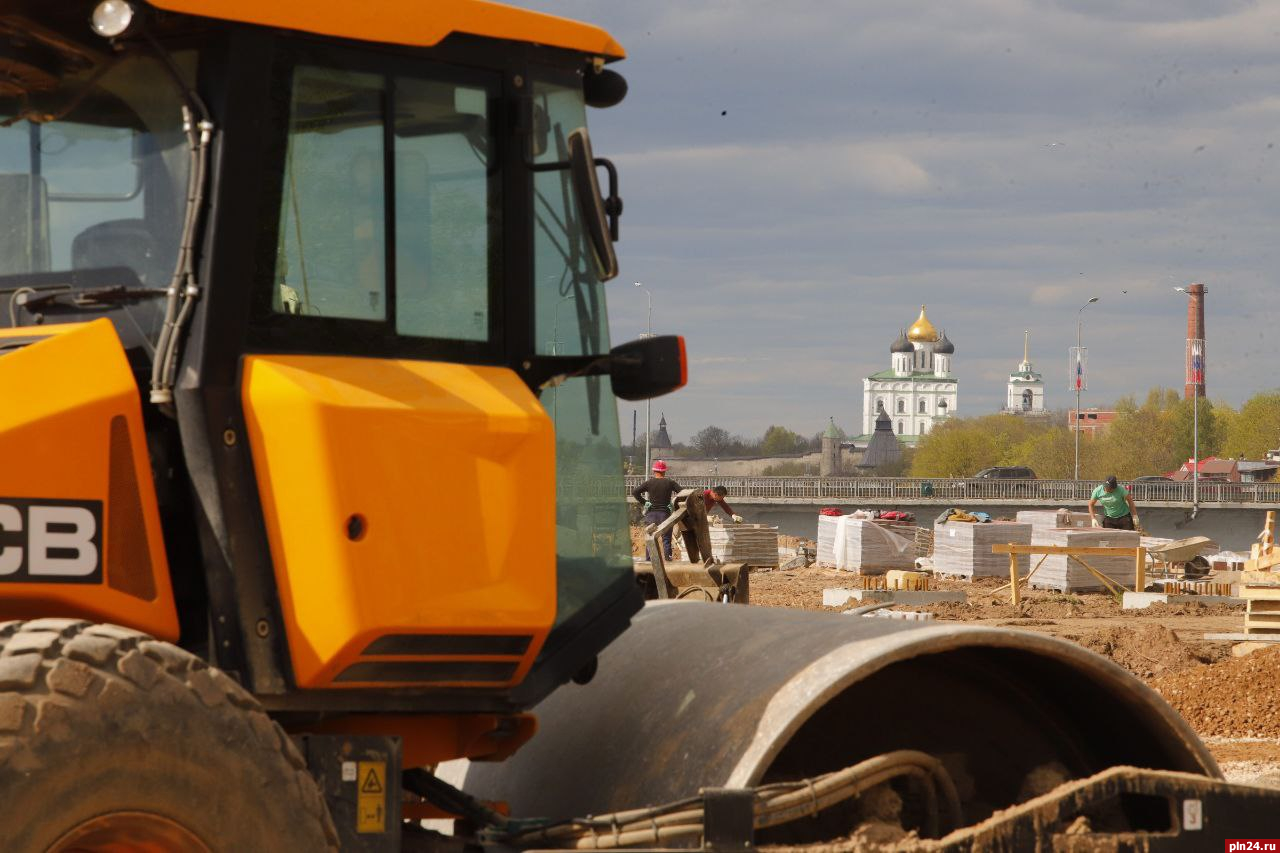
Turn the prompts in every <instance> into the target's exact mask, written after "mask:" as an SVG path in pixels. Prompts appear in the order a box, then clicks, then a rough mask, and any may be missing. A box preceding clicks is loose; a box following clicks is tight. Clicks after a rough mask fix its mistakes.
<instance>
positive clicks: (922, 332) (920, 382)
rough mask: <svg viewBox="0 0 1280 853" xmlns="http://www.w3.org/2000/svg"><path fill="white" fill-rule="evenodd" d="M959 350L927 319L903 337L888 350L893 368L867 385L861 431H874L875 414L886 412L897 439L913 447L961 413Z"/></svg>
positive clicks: (918, 320) (922, 314) (920, 319)
mask: <svg viewBox="0 0 1280 853" xmlns="http://www.w3.org/2000/svg"><path fill="white" fill-rule="evenodd" d="M955 351H956V348H955V345H954V344H952V343H951V341H949V340H948V339H947V336H946V333H945V332H943V333H939V332H938V330H937V329H935V328H934V327H933V324H932V323H930V322H929V318H928V317H926V316H925V310H924V306H923V305H921V306H920V316H919V317H917V318H916V321H915V323H913V324H912V326H911V328H910V329H908V330H907V331H905V332H901V333H899V335H898V339H897V340H896V341H894V342H893V345H892V346H891V347H889V353H890V357H891V361H892V364H891V366H890V368H889V369H888V370H882V371H880V372H879V373H876V374H873V375H871V376H868V377H867V378H866V379H863V380H862V432H863V434H864V436H869V435H870V434H871V432H872V430H874V429H875V423H876V415H877V413H878V412H879V411H880V410H881V409H883V410H884V411H885V412H886V413H887V414H888V415H889V417H890V419H891V420H892V422H893V431H894V434H895V435H897V437H898V440H899V441H902V442H904V443H905V444H914V443H915V442H916V441H917V440H918V439H919V437H920V436H922V435H925V434H926V433H928V432H929V431H930V430H931V429H933V427H934V426H935V425H936V424H937V423H938V422H939V421H941V420H943V419H945V418H948V417H951V416H952V415H954V414H955V413H956V387H957V383H956V380H955V377H953V376H952V375H951V357H952V356H953V355H954V354H955Z"/></svg>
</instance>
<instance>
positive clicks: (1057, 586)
mask: <svg viewBox="0 0 1280 853" xmlns="http://www.w3.org/2000/svg"><path fill="white" fill-rule="evenodd" d="M1046 536H1047V539H1046V541H1045V542H1043V543H1037V544H1044V545H1058V546H1062V547H1064V548H1127V549H1129V552H1130V553H1128V554H1116V555H1106V554H1101V555H1100V554H1086V555H1078V556H1072V555H1070V554H1049V555H1047V556H1045V558H1044V562H1043V563H1042V564H1041V565H1040V568H1039V569H1037V570H1036V572H1035V574H1033V575H1032V576H1031V579H1030V580H1029V581H1028V583H1029V584H1030V585H1031V586H1032V587H1033V588H1034V589H1053V590H1057V591H1058V592H1089V591H1093V590H1104V589H1106V584H1104V583H1103V582H1102V581H1101V580H1099V579H1098V578H1097V577H1096V576H1094V574H1093V572H1090V571H1089V570H1088V569H1087V568H1085V567H1084V566H1083V565H1081V563H1080V562H1079V561H1080V560H1083V561H1084V562H1086V563H1088V564H1089V566H1091V567H1092V568H1093V569H1094V570H1095V571H1097V572H1098V573H1099V574H1102V575H1105V576H1106V577H1107V578H1108V579H1109V580H1111V581H1113V582H1115V583H1116V584H1117V585H1119V586H1122V587H1126V588H1128V589H1133V585H1134V582H1135V580H1136V579H1137V564H1136V559H1135V556H1136V554H1137V549H1138V545H1139V542H1140V541H1141V538H1142V537H1141V534H1139V533H1138V532H1137V531H1136V530H1107V529H1103V528H1091V529H1084V530H1078V529H1075V528H1063V529H1059V530H1053V531H1049V532H1047V533H1046ZM1005 560H1006V563H1005V572H1006V573H1007V572H1008V562H1007V561H1008V558H1007V557H1006V558H1005Z"/></svg>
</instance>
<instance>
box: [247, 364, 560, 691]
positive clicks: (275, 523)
mask: <svg viewBox="0 0 1280 853" xmlns="http://www.w3.org/2000/svg"><path fill="white" fill-rule="evenodd" d="M241 393H242V398H243V403H244V410H245V417H246V420H247V424H248V432H249V441H250V447H251V450H252V453H253V460H254V467H255V471H256V475H257V479H258V490H259V495H260V497H261V501H262V509H263V517H264V520H265V522H266V529H267V538H268V541H269V543H270V547H271V558H272V561H273V563H274V566H275V574H276V580H277V584H278V587H279V591H280V601H281V607H282V610H283V616H284V621H285V629H286V633H287V637H288V644H289V650H290V653H291V656H292V662H293V671H294V676H295V678H296V680H297V683H298V684H299V685H300V686H302V687H320V686H333V687H368V686H381V687H388V686H396V685H399V686H411V685H417V686H421V685H422V684H424V683H431V684H449V685H479V686H485V687H490V688H493V687H501V686H510V685H512V684H515V683H518V682H519V681H520V680H522V679H523V678H524V676H525V674H526V673H527V672H528V669H529V667H530V666H531V665H532V662H533V659H534V657H536V655H537V653H538V650H539V649H540V648H541V646H542V642H543V641H544V640H545V638H546V634H547V632H548V631H549V630H550V628H551V625H552V623H553V621H554V619H555V611H556V589H555V586H556V566H555V458H554V444H553V428H552V425H551V421H550V418H548V417H547V414H546V412H545V411H544V410H543V408H542V406H541V405H540V404H539V403H538V401H537V399H536V398H535V397H534V396H533V394H532V393H531V392H530V391H529V389H528V388H527V387H526V386H525V385H524V383H523V382H521V381H520V379H519V378H518V377H517V376H516V375H515V373H514V372H512V371H511V370H508V369H506V368H497V367H479V366H469V365H460V364H443V363H437V362H416V361H393V360H379V359H361V358H347V357H337V356H248V357H246V358H245V362H244V372H243V385H242V390H241ZM357 517H358V521H354V522H353V519H356V518H357ZM353 524H354V525H355V526H354V527H353ZM353 534H354V535H353ZM389 635H390V636H392V637H395V638H403V637H406V636H408V637H410V638H412V637H413V636H414V635H426V636H431V637H436V638H447V639H449V640H450V642H452V641H454V640H457V641H458V644H459V645H462V646H466V645H475V647H476V648H479V649H483V648H484V646H483V642H482V641H483V640H485V639H492V638H495V637H496V638H499V639H501V638H510V637H515V638H520V639H523V638H525V637H527V638H529V641H528V643H527V645H522V646H521V647H519V648H517V649H516V650H515V651H514V652H512V653H509V654H505V655H504V654H502V653H501V652H498V653H497V655H498V656H499V657H502V658H503V659H504V660H505V663H494V662H493V661H494V653H493V652H488V653H486V652H484V651H478V652H459V653H458V654H450V652H449V651H448V647H447V645H446V648H445V650H444V651H423V652H422V653H421V654H420V655H417V656H414V655H413V654H412V653H409V654H408V655H407V656H406V653H404V652H397V651H394V650H393V651H391V653H390V654H389V655H388V654H384V653H381V652H378V651H376V650H373V651H370V650H369V646H370V643H372V642H373V641H374V640H377V639H379V638H383V637H388V636H389ZM397 642H399V640H397ZM477 644H478V645H477ZM410 647H412V643H410ZM422 648H424V649H427V648H431V647H430V645H429V644H428V645H424V646H422ZM411 661H419V662H420V663H421V664H422V665H423V666H424V667H428V666H429V665H431V664H441V663H444V664H445V665H448V664H449V662H451V661H452V662H454V663H459V664H465V665H467V666H471V667H476V668H481V669H483V668H484V667H490V668H495V669H499V670H501V669H505V670H506V673H505V674H504V675H502V677H500V678H490V679H484V680H480V679H468V678H465V677H458V678H448V677H440V678H421V679H418V678H412V679H411V678H407V677H406V678H404V679H400V678H391V677H380V678H378V679H377V680H352V679H351V678H350V673H348V675H347V676H344V679H343V680H336V681H335V679H337V678H338V676H340V675H341V674H342V673H343V672H344V670H347V668H348V667H351V666H353V665H355V666H356V667H357V668H358V670H355V671H359V672H362V673H363V672H367V671H369V670H371V669H373V668H375V667H386V668H387V669H388V671H397V670H396V667H406V668H407V667H411V666H412V664H411V663H408V662H411Z"/></svg>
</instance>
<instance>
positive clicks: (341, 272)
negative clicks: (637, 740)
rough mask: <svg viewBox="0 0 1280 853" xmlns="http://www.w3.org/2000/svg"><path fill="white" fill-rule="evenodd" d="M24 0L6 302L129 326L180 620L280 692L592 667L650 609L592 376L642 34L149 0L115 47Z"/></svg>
mask: <svg viewBox="0 0 1280 853" xmlns="http://www.w3.org/2000/svg"><path fill="white" fill-rule="evenodd" d="M12 5H13V7H14V8H13V10H12V11H11V12H10V13H9V14H8V15H7V16H4V25H5V27H6V28H7V29H8V30H9V31H11V32H12V31H13V30H14V29H15V28H18V27H20V26H25V27H27V31H28V32H29V33H30V34H31V36H30V39H29V44H27V45H26V46H25V47H23V46H18V47H15V46H14V45H12V44H11V45H9V46H8V47H7V48H6V50H7V51H8V52H9V54H10V55H8V56H6V57H0V65H4V66H5V67H6V68H8V69H9V71H10V74H9V77H10V79H11V80H16V81H18V82H17V83H0V101H2V102H3V107H2V109H3V113H4V118H5V119H6V121H7V124H5V126H3V127H0V201H3V202H4V203H3V204H2V205H0V208H3V210H4V211H5V213H4V214H3V217H4V219H5V220H6V221H5V222H4V226H5V227H4V228H0V232H2V233H0V238H2V239H3V240H4V241H5V246H4V249H5V251H4V252H3V259H0V291H3V292H0V300H4V301H6V302H7V304H6V305H5V306H2V307H5V308H8V311H7V312H0V313H4V314H5V316H4V318H3V320H5V321H8V324H9V325H12V326H15V327H23V329H24V331H25V330H26V328H28V327H37V326H41V325H45V326H48V325H56V324H64V323H67V324H72V323H74V324H79V323H83V322H84V321H85V320H88V319H95V318H100V317H106V318H108V319H110V320H111V321H112V322H113V324H114V327H115V330H116V333H117V335H118V336H119V338H120V341H121V343H122V345H123V347H124V348H125V350H126V351H127V352H128V353H129V357H130V364H131V365H132V369H133V372H134V376H135V379H136V382H137V386H138V396H139V400H140V404H141V408H142V411H143V419H142V420H143V422H144V423H145V425H146V431H147V439H148V440H149V441H150V443H151V446H150V447H149V456H150V461H151V463H152V466H153V467H154V468H155V469H156V470H155V474H156V478H157V484H160V481H161V480H163V479H165V478H166V477H169V478H171V479H176V481H177V482H174V483H169V484H168V487H167V488H162V489H160V490H159V491H158V494H159V497H158V499H157V500H158V501H159V503H160V507H159V510H160V512H161V513H162V514H163V513H165V512H166V511H167V510H169V509H171V506H170V505H169V504H168V503H167V501H168V500H170V497H171V499H172V501H173V503H174V505H177V506H180V507H181V511H180V512H179V513H177V514H178V515H180V516H183V518H181V519H174V520H172V521H171V520H169V519H166V523H165V525H164V528H165V529H164V534H165V544H166V547H167V550H168V556H169V558H170V561H171V562H172V563H173V566H172V574H173V576H174V579H175V582H177V583H178V586H179V588H180V594H179V596H178V598H179V601H178V603H177V609H178V611H179V613H178V616H179V617H180V619H181V622H182V641H183V643H184V644H185V645H188V647H191V648H199V649H200V650H201V651H202V652H204V653H207V655H208V656H209V657H210V658H212V659H213V660H214V661H215V662H217V663H218V664H219V665H220V666H222V667H223V668H225V669H227V670H229V671H231V672H233V673H234V674H236V676H237V677H239V678H241V680H242V681H243V682H244V683H245V684H246V685H247V686H249V687H251V688H252V689H253V690H254V691H255V692H256V693H257V694H259V695H260V696H263V697H266V698H265V699H264V701H266V702H267V703H268V705H269V707H273V708H275V709H277V710H283V711H288V710H303V711H305V710H306V709H309V708H320V707H325V708H328V707H331V705H330V704H326V703H331V702H332V701H335V700H331V699H318V698H316V696H317V695H318V693H324V694H325V695H326V696H332V695H333V693H334V691H339V692H342V691H345V695H346V696H348V698H346V699H343V700H341V703H342V704H344V706H345V707H349V708H354V709H359V708H362V707H366V706H367V707H370V708H375V707H376V708H379V709H385V707H386V705H385V702H383V701H382V699H378V700H376V701H375V700H373V699H367V700H362V699H360V698H358V695H365V696H371V695H373V694H378V695H380V696H384V697H385V695H386V694H387V693H388V692H390V693H398V694H402V698H401V699H400V700H398V701H401V702H402V703H405V704H406V707H407V706H412V707H413V708H414V709H417V710H424V709H425V710H432V709H437V710H438V709H439V708H446V707H447V708H450V709H453V710H459V709H462V710H497V711H509V710H512V709H519V708H522V707H525V706H527V705H528V704H529V703H531V702H533V701H536V699H537V698H539V697H540V696H542V695H545V693H546V692H548V691H549V690H550V689H552V688H553V687H554V686H555V685H556V684H558V683H561V682H563V681H565V680H567V679H568V678H569V677H570V676H573V675H574V674H575V673H578V672H579V671H580V670H582V669H583V668H584V667H587V666H589V664H590V663H591V661H592V660H593V658H594V655H595V653H596V652H597V651H598V650H599V649H600V648H602V647H603V646H604V645H605V644H606V643H607V642H608V641H609V640H610V639H612V637H614V636H616V635H617V634H618V633H620V632H621V631H622V629H623V628H624V627H625V626H626V624H627V620H628V618H629V616H630V614H631V613H633V612H634V611H635V610H636V609H637V608H638V606H639V597H638V595H637V594H636V591H635V589H634V582H633V579H632V573H631V567H630V541H629V536H628V535H627V529H626V517H625V506H624V504H623V502H622V501H621V500H620V499H619V496H620V495H621V494H622V493H623V492H622V476H621V464H620V460H621V452H620V442H619V433H618V424H617V408H616V403H615V398H614V393H613V390H612V387H611V382H610V378H609V376H607V375H600V371H599V370H598V369H597V370H594V371H593V370H591V369H586V368H587V367H589V366H590V365H591V364H592V363H593V362H596V361H599V357H601V356H605V355H607V354H608V353H609V351H610V341H609V333H608V322H607V314H606V310H605V301H606V300H605V280H606V279H607V277H609V276H611V275H613V274H616V271H617V270H616V261H614V260H613V259H612V257H611V254H612V253H611V241H606V242H609V243H610V245H602V237H601V235H607V234H608V233H609V232H610V231H612V232H613V236H614V237H616V232H617V222H616V215H617V213H618V212H619V211H620V202H618V201H617V199H616V198H614V195H615V193H614V192H613V191H612V189H611V191H610V193H609V195H610V198H609V199H607V200H606V199H602V198H600V197H599V191H598V189H596V188H594V187H593V188H592V190H591V192H589V193H584V190H583V187H584V186H585V185H586V184H585V183H584V178H583V175H584V170H585V172H586V173H594V171H595V167H596V165H597V164H596V161H595V160H594V158H593V157H592V156H591V155H590V145H589V142H587V137H586V135H585V131H584V130H583V129H584V128H585V127H586V124H587V121H586V114H587V110H586V106H587V102H588V99H589V98H591V99H592V101H593V102H594V103H606V102H608V101H609V100H610V98H611V96H610V94H609V93H608V92H605V94H604V95H601V94H600V92H601V91H603V90H608V89H609V86H603V87H602V86H601V82H600V81H601V80H604V79H607V78H606V77H603V76H602V74H607V73H608V72H603V66H604V63H605V62H606V61H608V60H611V59H615V58H619V57H620V56H621V50H620V48H618V47H617V45H616V44H614V43H613V42H612V40H611V39H608V38H607V34H600V35H597V33H598V31H594V30H591V29H590V28H582V27H581V26H580V25H572V26H570V25H569V24H568V23H567V22H564V23H563V24H560V23H552V24H548V23H546V20H551V19H546V20H543V19H539V21H540V23H538V25H539V26H540V27H543V29H540V30H538V32H539V36H538V38H537V39H532V38H531V37H529V36H527V34H526V33H525V31H524V30H523V29H522V28H523V27H525V25H526V24H527V23H528V22H526V21H525V20H524V17H525V16H526V13H518V14H516V15H512V16H505V17H497V18H494V17H491V16H490V17H486V15H485V14H481V13H483V12H484V11H485V10H483V9H479V7H480V6H481V5H482V4H477V3H472V2H469V0H457V2H451V3H449V4H445V5H444V6H441V7H440V8H438V9H435V10H433V12H432V14H431V15H427V14H426V13H423V12H420V11H419V12H417V13H414V14H412V15H409V16H406V17H402V18H401V19H400V20H398V21H397V22H396V25H395V26H394V27H391V28H390V29H388V28H387V25H386V22H385V21H382V22H381V23H379V20H380V19H377V16H371V17H370V21H361V22H355V23H352V22H349V21H345V20H344V19H343V18H342V16H340V15H337V14H336V13H335V14H333V15H331V16H328V17H326V16H325V15H324V14H322V13H317V14H315V15H311V16H310V17H307V16H301V17H305V18H306V20H307V22H308V24H307V27H306V28H305V31H303V30H302V29H295V28H293V27H292V26H291V23H290V21H289V20H287V19H288V18H289V16H290V15H294V16H295V17H298V13H297V9H295V8H294V7H296V6H297V5H298V4H292V3H287V4H262V5H263V7H264V8H263V9H261V10H256V11H254V10H246V9H245V8H239V7H237V8H236V9H235V10H234V12H228V11H226V6H225V4H218V3H212V2H201V1H200V0H156V2H154V3H150V4H148V3H144V2H133V3H131V4H130V6H131V8H133V9H135V11H136V12H137V18H136V22H135V23H133V24H131V25H130V29H128V30H127V31H125V32H123V33H122V34H120V35H118V36H116V37H112V38H103V37H101V36H99V35H97V34H95V33H93V32H91V31H90V28H89V26H88V23H87V22H88V21H90V20H91V17H92V14H93V12H94V9H95V6H96V5H97V4H95V3H94V2H87V1H86V2H81V0H68V2H65V3H60V4H47V3H42V2H35V0H32V2H21V0H20V2H17V3H15V4H12ZM242 5H243V4H242ZM446 7H447V8H446ZM227 16H232V17H235V19H234V20H229V19H226V18H227ZM451 19H456V22H457V23H456V26H446V24H448V23H449V20H451ZM530 20H533V19H532V18H530ZM326 21H328V22H329V23H325V22H326ZM334 22H336V23H334ZM379 27H382V29H378V28H379ZM546 27H550V29H546ZM362 28H363V29H362ZM526 39H528V40H526ZM534 41H537V42H538V43H537V44H535V43H534ZM24 51H25V52H24ZM597 78H599V79H597ZM6 87H7V88H6ZM593 91H594V92H595V94H594V96H593V95H592V92H593ZM613 97H614V98H615V99H616V85H615V86H614V96H613ZM584 146H585V151H586V154H583V153H582V151H583V150H584ZM584 164H586V165H585V166H584ZM575 166H576V167H577V168H575ZM609 168H610V170H612V167H611V166H610V167H609ZM592 177H593V180H592V181H591V182H590V183H592V184H594V175H592ZM611 183H612V182H611ZM588 196H594V198H592V199H590V200H591V201H594V202H595V204H594V207H595V208H596V210H594V211H593V210H591V208H592V206H593V205H592V204H589V203H588V202H587V201H584V199H587V198H588ZM193 198H194V199H195V202H194V203H193V202H192V199H193ZM606 211H607V213H606ZM193 212H194V216H193V215H192V214H193ZM606 217H608V219H607V220H606ZM166 335H170V340H169V342H168V346H169V347H170V350H169V353H168V354H167V355H166V350H165V336H166ZM24 340H25V338H24ZM593 374H594V375H593ZM553 378H554V381H551V380H552V379H553ZM158 458H160V459H164V460H167V461H166V462H165V463H164V464H157V459H158ZM167 496H169V497H167ZM145 498H146V496H145V495H144V503H145ZM191 543H198V549H193V548H192V545H191ZM184 548H185V549H186V551H187V553H185V554H183V555H182V557H181V559H179V557H178V555H179V552H182V551H183V550H184ZM109 551H110V542H107V543H106V544H105V545H104V553H106V552H109ZM111 573H112V569H111V566H110V565H108V566H107V576H108V577H110V576H111ZM181 578H196V580H195V581H192V582H190V583H182V582H179V581H180V579H181ZM182 590H186V592H185V593H184V592H182ZM406 691H407V692H406ZM410 694H412V696H413V697H415V698H412V699H409V698H405V697H407V696H409V695H410ZM351 697H357V698H351ZM272 703H275V704H272ZM362 703H363V704H362Z"/></svg>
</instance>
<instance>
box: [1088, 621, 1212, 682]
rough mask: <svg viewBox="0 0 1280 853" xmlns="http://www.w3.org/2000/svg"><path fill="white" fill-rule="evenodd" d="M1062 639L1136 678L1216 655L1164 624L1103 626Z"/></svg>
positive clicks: (1177, 669) (1192, 664) (1182, 667)
mask: <svg viewBox="0 0 1280 853" xmlns="http://www.w3.org/2000/svg"><path fill="white" fill-rule="evenodd" d="M1065 639H1068V640H1071V641H1073V642H1075V643H1078V644H1079V645H1081V646H1084V647H1085V648H1086V649H1088V650H1089V651H1091V652H1094V653H1096V654H1100V655H1102V656H1103V657H1105V658H1110V659H1111V660H1113V661H1115V662H1116V663H1118V664H1120V665H1121V666H1122V667H1124V668H1125V669H1127V670H1129V671H1130V672H1132V673H1133V674H1134V675H1136V676H1138V677H1139V678H1151V677H1153V676H1164V675H1168V674H1171V673H1175V672H1182V671H1183V670H1187V669H1190V668H1192V667H1199V666H1201V665H1203V664H1206V663H1209V662H1211V661H1212V660H1214V659H1216V658H1217V657H1218V654H1215V653H1214V651H1213V650H1200V649H1193V648H1192V647H1190V646H1188V645H1187V644H1186V643H1184V642H1182V641H1181V640H1179V639H1178V635H1177V634H1175V633H1174V632H1173V631H1171V630H1170V629H1169V628H1167V627H1165V626H1164V625H1141V626H1139V627H1137V628H1128V627H1123V628H1120V627H1117V628H1104V629H1102V630H1100V631H1093V632H1090V633H1087V634H1078V635H1077V634H1068V635H1065Z"/></svg>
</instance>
